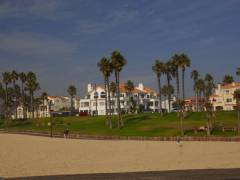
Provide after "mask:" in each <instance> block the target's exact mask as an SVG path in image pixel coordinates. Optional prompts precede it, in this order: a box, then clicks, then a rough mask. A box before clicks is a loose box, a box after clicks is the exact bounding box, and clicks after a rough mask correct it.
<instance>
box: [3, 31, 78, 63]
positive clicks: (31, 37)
mask: <svg viewBox="0 0 240 180" xmlns="http://www.w3.org/2000/svg"><path fill="white" fill-rule="evenodd" d="M77 49H78V44H75V43H70V42H67V41H65V40H63V39H58V38H54V37H52V36H51V37H50V36H48V35H43V34H38V33H0V52H2V53H6V54H11V55H16V56H23V57H32V58H47V59H51V58H54V57H61V58H63V57H68V56H71V55H73V54H74V53H75V52H76V51H77Z"/></svg>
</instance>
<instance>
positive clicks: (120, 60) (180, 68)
mask: <svg viewBox="0 0 240 180" xmlns="http://www.w3.org/2000/svg"><path fill="white" fill-rule="evenodd" d="M126 63H127V61H126V59H125V58H124V56H123V55H122V54H121V53H120V52H119V51H113V52H112V53H111V57H110V58H108V57H103V58H101V59H100V61H99V62H98V63H97V66H98V67H99V70H100V72H101V73H102V75H103V78H104V88H105V92H108V93H106V96H105V109H106V124H107V126H109V127H110V128H112V101H111V93H113V92H114V93H116V96H117V114H118V128H121V127H123V126H124V121H123V119H122V111H121V107H120V91H119V82H120V72H121V70H122V69H123V67H124V66H125V65H126ZM190 66H191V60H190V58H189V57H188V55H186V54H184V53H180V54H174V55H173V56H172V57H171V58H170V60H168V61H166V62H163V61H161V60H159V59H157V60H155V62H154V64H153V66H152V70H153V72H154V74H155V75H156V79H157V85H158V98H159V109H158V110H159V114H160V115H161V116H162V115H163V113H164V112H163V107H162V100H163V97H164V99H165V102H166V100H167V101H168V109H169V110H171V98H172V95H173V94H174V93H175V92H176V102H175V106H176V108H177V111H178V116H179V118H180V128H181V134H182V135H183V134H184V127H183V119H184V118H185V117H186V107H185V71H186V68H190ZM111 74H113V75H114V78H115V82H111V83H110V80H109V78H110V76H111ZM236 75H237V76H240V68H238V69H237V72H236ZM164 76H165V78H166V82H167V84H166V85H162V83H161V82H162V78H163V77H164ZM180 79H181V83H180ZM191 79H192V80H193V91H194V94H195V106H196V111H198V112H199V111H205V112H206V117H207V118H206V119H207V126H208V133H209V134H210V129H211V126H212V125H211V122H210V121H209V119H210V116H213V107H212V104H211V102H210V96H212V95H213V91H214V88H215V83H214V77H213V76H212V75H211V74H210V73H207V74H205V75H204V76H203V77H201V76H200V73H199V72H198V71H197V70H196V69H194V70H192V72H191ZM173 80H175V83H174V84H175V85H172V84H173V83H172V82H173ZM232 82H234V78H233V76H231V75H228V74H227V75H225V76H224V78H223V82H222V83H223V84H229V83H232ZM125 89H126V91H127V94H128V97H129V102H132V105H133V106H134V105H136V104H134V102H133V101H131V98H130V97H131V96H129V94H131V92H132V91H133V90H134V84H133V82H132V81H130V80H128V81H127V83H125ZM239 91H240V90H237V91H236V92H235V93H234V98H236V100H237V103H238V104H239V102H240V100H239V95H238V93H239ZM165 108H166V105H165ZM108 109H109V110H108ZM239 127H240V122H239Z"/></svg>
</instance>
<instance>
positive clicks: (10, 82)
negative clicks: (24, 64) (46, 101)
mask: <svg viewBox="0 0 240 180" xmlns="http://www.w3.org/2000/svg"><path fill="white" fill-rule="evenodd" d="M39 89H40V84H39V82H38V81H37V76H36V74H35V73H33V72H21V73H18V72H16V71H15V70H13V71H11V72H4V73H2V82H0V96H1V99H2V100H3V109H4V116H5V118H10V115H11V112H12V111H13V112H14V116H15V117H17V116H18V114H17V113H18V112H17V107H18V106H21V107H22V108H23V116H24V118H26V117H27V114H26V113H27V111H28V112H31V114H32V117H33V118H34V109H38V108H39V105H40V104H42V98H44V97H42V98H35V92H36V91H38V90H39ZM42 95H43V96H44V95H45V93H43V94H42Z"/></svg>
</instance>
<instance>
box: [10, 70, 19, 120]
mask: <svg viewBox="0 0 240 180" xmlns="http://www.w3.org/2000/svg"><path fill="white" fill-rule="evenodd" d="M18 77H19V76H18V73H17V72H16V71H15V70H13V71H12V73H11V79H12V83H13V87H14V88H15V85H16V81H17V80H18ZM14 110H15V118H16V119H17V95H16V93H14Z"/></svg>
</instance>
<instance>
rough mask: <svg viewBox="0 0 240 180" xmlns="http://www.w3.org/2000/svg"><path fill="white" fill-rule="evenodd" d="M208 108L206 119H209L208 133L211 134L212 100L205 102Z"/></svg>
mask: <svg viewBox="0 0 240 180" xmlns="http://www.w3.org/2000/svg"><path fill="white" fill-rule="evenodd" d="M205 108H206V119H207V135H208V136H210V134H211V126H212V125H211V121H210V118H211V117H212V104H211V103H210V102H205Z"/></svg>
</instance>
